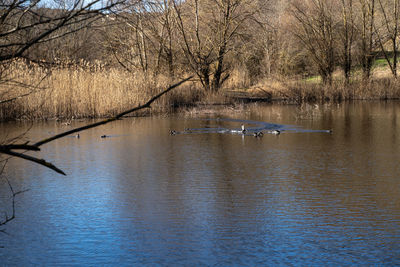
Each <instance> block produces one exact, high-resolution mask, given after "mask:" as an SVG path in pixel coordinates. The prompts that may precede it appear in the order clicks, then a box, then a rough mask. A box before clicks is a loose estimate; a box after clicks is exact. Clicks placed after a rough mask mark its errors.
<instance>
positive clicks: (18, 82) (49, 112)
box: [0, 62, 199, 120]
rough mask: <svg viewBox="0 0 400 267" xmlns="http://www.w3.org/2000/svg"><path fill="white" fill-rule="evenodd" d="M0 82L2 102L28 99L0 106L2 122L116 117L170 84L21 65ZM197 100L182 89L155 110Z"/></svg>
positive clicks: (83, 69)
mask: <svg viewBox="0 0 400 267" xmlns="http://www.w3.org/2000/svg"><path fill="white" fill-rule="evenodd" d="M0 80H2V81H3V82H2V83H1V82H0V100H5V99H10V98H13V97H16V96H21V95H25V94H28V96H25V97H23V98H20V99H17V100H15V101H12V102H9V103H7V104H2V105H0V120H7V119H48V118H54V119H57V118H73V117H74V118H80V117H106V116H111V115H114V114H117V113H119V112H121V111H123V110H126V109H128V108H130V107H133V106H135V105H138V104H140V103H144V102H145V101H147V100H148V99H149V98H150V97H151V96H153V95H155V94H156V93H158V92H160V91H161V90H163V89H165V88H166V87H167V86H168V84H169V81H168V79H167V78H165V77H163V76H158V77H147V76H145V75H143V74H140V73H139V74H137V75H133V74H131V73H128V72H124V71H120V70H117V69H105V68H104V67H102V66H90V67H88V66H82V65H79V66H72V67H71V66H69V67H67V68H58V69H53V70H51V72H49V71H48V70H46V69H45V68H42V67H39V66H37V65H34V66H28V65H27V64H24V63H22V62H13V63H12V64H11V65H10V66H9V67H8V68H7V73H5V72H3V79H0ZM193 98H199V92H198V90H194V89H193V88H192V86H191V85H189V86H187V85H186V86H182V87H180V88H177V89H176V90H174V91H173V92H172V93H171V94H169V95H167V97H163V98H162V99H160V100H158V101H157V102H156V103H155V104H154V105H153V107H154V108H153V109H152V110H156V111H160V110H161V109H165V108H167V107H168V108H169V107H171V106H177V105H179V104H182V103H187V102H190V101H193V100H194V99H193Z"/></svg>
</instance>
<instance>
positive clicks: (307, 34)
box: [290, 0, 335, 84]
mask: <svg viewBox="0 0 400 267" xmlns="http://www.w3.org/2000/svg"><path fill="white" fill-rule="evenodd" d="M332 5H333V3H332V2H327V1H324V0H306V1H294V2H293V3H292V5H291V12H290V13H291V15H292V16H293V18H294V23H293V24H292V25H291V26H292V33H293V34H294V35H295V36H296V37H297V38H298V39H299V40H300V41H301V42H302V44H304V46H305V47H306V49H307V51H308V52H309V54H310V55H311V57H312V59H313V61H314V63H315V65H316V66H317V67H318V72H319V74H320V75H321V77H322V80H323V82H324V83H329V84H330V83H331V82H332V73H333V71H334V67H335V45H334V43H335V42H334V41H335V40H334V38H335V35H334V18H333V14H332V10H333V9H332Z"/></svg>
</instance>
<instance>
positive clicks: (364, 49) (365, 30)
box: [357, 0, 376, 80]
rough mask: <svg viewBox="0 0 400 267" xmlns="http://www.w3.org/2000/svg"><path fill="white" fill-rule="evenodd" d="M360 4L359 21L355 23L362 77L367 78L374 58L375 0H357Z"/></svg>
mask: <svg viewBox="0 0 400 267" xmlns="http://www.w3.org/2000/svg"><path fill="white" fill-rule="evenodd" d="M358 2H359V5H360V15H361V16H360V18H361V21H360V22H359V23H357V24H358V25H359V26H358V29H359V30H358V31H359V32H360V35H361V36H360V37H361V38H360V39H361V65H362V70H363V78H364V79H365V80H368V79H369V78H370V76H371V67H372V63H373V59H374V54H373V50H374V46H375V45H374V39H375V33H374V32H375V31H374V25H375V17H376V11H375V9H376V5H375V0H358Z"/></svg>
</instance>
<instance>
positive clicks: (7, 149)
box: [0, 76, 193, 175]
mask: <svg viewBox="0 0 400 267" xmlns="http://www.w3.org/2000/svg"><path fill="white" fill-rule="evenodd" d="M192 78H193V76H190V77H187V78H185V79H183V80H181V81H179V82H177V83H175V84H173V85H171V86H170V87H168V88H167V89H165V90H164V91H162V92H161V93H159V94H157V95H155V96H153V97H152V98H150V100H148V101H147V102H146V103H145V104H143V105H139V106H136V107H134V108H131V109H128V110H125V111H123V112H121V113H119V114H117V115H116V116H114V117H112V118H108V119H105V120H102V121H99V122H96V123H92V124H88V125H85V126H82V127H78V128H75V129H72V130H69V131H65V132H63V133H60V134H57V135H54V136H52V137H49V138H46V139H43V140H41V141H39V142H36V143H35V144H33V145H28V144H27V143H25V144H6V145H0V153H3V154H6V155H10V156H14V157H17V158H22V159H25V160H28V161H32V162H35V163H37V164H40V165H42V166H45V167H47V168H49V169H51V170H53V171H55V172H57V173H60V174H63V175H66V174H65V173H64V172H63V171H62V170H60V169H59V168H57V167H56V166H54V165H53V164H51V163H49V162H47V161H45V160H44V159H39V158H35V157H33V156H29V155H25V154H24V153H19V152H15V151H14V150H21V149H22V150H28V151H40V148H39V147H40V146H42V145H44V144H47V143H49V142H52V141H54V140H57V139H59V138H62V137H64V136H67V135H70V134H73V133H77V132H81V131H84V130H87V129H91V128H94V127H97V126H100V125H104V124H107V123H110V122H112V121H116V120H119V119H121V118H122V117H123V116H125V115H127V114H129V113H132V112H135V111H138V110H141V109H144V108H150V107H151V104H152V103H153V102H154V101H156V100H157V99H158V98H160V97H161V96H163V95H165V94H166V93H168V92H169V91H171V90H172V89H174V88H176V87H178V86H180V85H181V84H183V83H185V82H187V81H189V80H190V79H192Z"/></svg>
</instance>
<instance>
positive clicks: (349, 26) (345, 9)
mask: <svg viewBox="0 0 400 267" xmlns="http://www.w3.org/2000/svg"><path fill="white" fill-rule="evenodd" d="M340 3H341V5H342V14H341V15H342V16H341V20H342V23H341V27H340V28H341V29H340V40H341V43H342V46H341V47H342V51H341V55H342V68H343V72H344V77H345V81H346V84H348V83H349V81H350V74H351V68H352V62H353V58H352V56H353V55H352V48H353V44H354V36H355V22H354V6H353V0H341V1H340Z"/></svg>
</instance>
